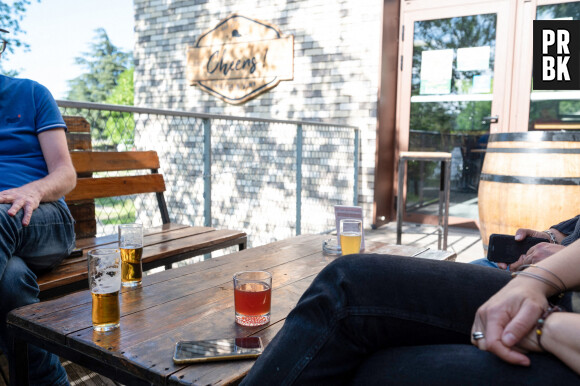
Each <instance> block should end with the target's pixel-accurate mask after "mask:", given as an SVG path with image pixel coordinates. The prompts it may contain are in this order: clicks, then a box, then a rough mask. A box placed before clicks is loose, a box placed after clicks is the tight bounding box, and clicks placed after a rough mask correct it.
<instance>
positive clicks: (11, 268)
mask: <svg viewBox="0 0 580 386" xmlns="http://www.w3.org/2000/svg"><path fill="white" fill-rule="evenodd" d="M9 208H10V205H8V204H0V348H1V349H2V351H4V352H6V353H7V354H8V350H7V345H8V343H7V342H6V315H8V313H9V312H10V311H12V310H13V309H15V308H18V307H22V306H25V305H28V304H33V303H37V302H38V293H39V289H38V284H37V283H36V275H35V272H39V271H43V270H47V269H50V268H52V267H54V266H55V265H57V264H58V263H59V262H60V261H61V260H62V259H63V258H64V257H65V256H67V255H68V254H69V253H70V252H71V251H72V249H73V248H74V245H75V234H74V220H73V218H72V216H71V215H70V212H69V210H68V208H67V207H66V205H65V204H64V203H63V202H60V201H56V202H48V203H42V204H40V206H39V207H38V208H37V209H36V210H35V211H34V212H33V213H32V218H31V220H30V225H28V226H26V227H24V226H22V216H23V211H22V210H21V211H19V212H18V214H17V215H16V216H14V217H12V216H10V215H8V214H7V211H8V209H9ZM28 358H29V369H30V371H29V376H30V384H31V385H39V386H40V385H43V386H44V385H50V386H56V385H68V380H67V374H66V372H65V370H64V368H63V367H62V366H61V364H60V361H59V358H58V356H56V355H54V354H51V353H49V352H47V351H45V350H41V349H39V348H38V347H36V346H33V345H30V346H29V349H28Z"/></svg>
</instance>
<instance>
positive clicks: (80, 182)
mask: <svg viewBox="0 0 580 386" xmlns="http://www.w3.org/2000/svg"><path fill="white" fill-rule="evenodd" d="M64 119H65V123H66V124H67V127H68V129H69V130H68V133H67V140H68V145H69V150H70V155H71V158H72V162H73V165H74V167H75V169H76V171H77V177H78V178H77V186H76V187H75V189H73V191H71V192H70V193H69V194H67V195H66V196H65V201H66V203H67V205H68V206H69V208H70V210H71V213H72V215H73V218H74V219H75V220H76V227H75V232H76V234H77V238H86V237H94V236H96V233H97V227H96V224H97V222H96V213H95V201H94V200H95V199H96V198H107V197H119V196H128V195H133V194H141V193H155V194H156V196H157V202H158V206H159V210H160V213H161V218H162V221H163V223H164V224H168V223H169V213H168V211H167V205H166V203H165V197H164V195H163V192H164V191H165V181H164V179H163V175H161V174H159V173H158V170H159V157H158V156H157V153H156V152H155V151H128V152H117V151H105V152H101V151H92V146H91V137H90V125H89V124H88V122H87V121H86V120H85V119H84V118H82V117H68V116H66V117H64ZM143 170H145V171H147V173H146V174H143V172H142V171H143ZM120 171H122V172H127V173H126V174H127V175H126V174H125V173H123V175H121V176H116V177H107V176H102V172H120ZM137 171H139V172H138V173H135V172H137Z"/></svg>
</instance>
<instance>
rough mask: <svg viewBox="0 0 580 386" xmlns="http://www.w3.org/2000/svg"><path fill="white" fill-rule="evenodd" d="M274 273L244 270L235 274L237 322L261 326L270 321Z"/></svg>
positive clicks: (243, 324)
mask: <svg viewBox="0 0 580 386" xmlns="http://www.w3.org/2000/svg"><path fill="white" fill-rule="evenodd" d="M271 301H272V275H271V274H270V273H269V272H265V271H243V272H238V273H236V274H235V275H234V305H235V307H234V308H235V312H236V323H238V324H240V325H242V326H261V325H263V324H266V323H268V322H270V305H271Z"/></svg>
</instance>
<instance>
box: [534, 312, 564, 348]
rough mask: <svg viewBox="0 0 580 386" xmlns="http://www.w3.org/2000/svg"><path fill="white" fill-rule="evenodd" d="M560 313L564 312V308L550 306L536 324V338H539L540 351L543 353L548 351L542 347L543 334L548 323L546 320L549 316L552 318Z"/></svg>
mask: <svg viewBox="0 0 580 386" xmlns="http://www.w3.org/2000/svg"><path fill="white" fill-rule="evenodd" d="M558 311H563V310H562V308H560V307H558V306H549V307H548V309H547V310H546V311H544V313H543V314H542V316H540V317H539V318H538V321H537V322H536V337H537V338H538V346H540V349H541V350H542V351H546V349H545V348H544V346H542V339H541V338H542V334H543V329H544V324H545V323H546V319H548V316H550V315H552V314H553V313H554V312H558Z"/></svg>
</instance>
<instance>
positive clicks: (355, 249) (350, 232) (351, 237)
mask: <svg viewBox="0 0 580 386" xmlns="http://www.w3.org/2000/svg"><path fill="white" fill-rule="evenodd" d="M361 241H362V221H361V220H357V219H348V218H347V219H342V220H340V249H341V250H342V254H343V255H351V254H353V253H360V246H361Z"/></svg>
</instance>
